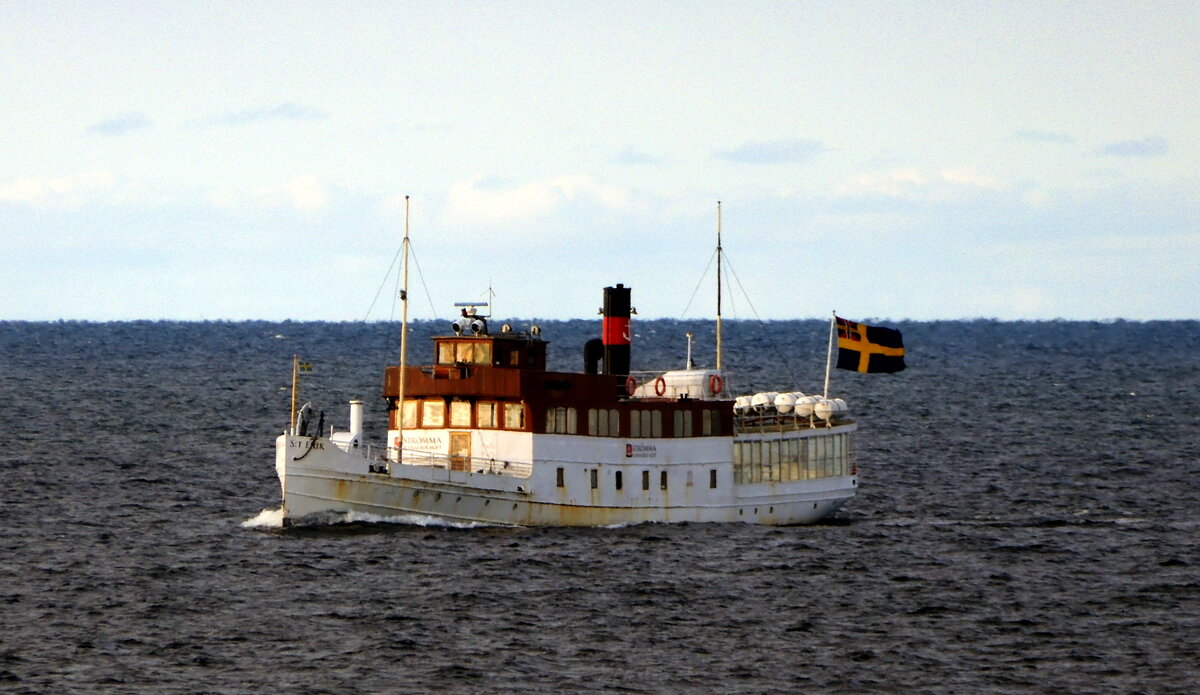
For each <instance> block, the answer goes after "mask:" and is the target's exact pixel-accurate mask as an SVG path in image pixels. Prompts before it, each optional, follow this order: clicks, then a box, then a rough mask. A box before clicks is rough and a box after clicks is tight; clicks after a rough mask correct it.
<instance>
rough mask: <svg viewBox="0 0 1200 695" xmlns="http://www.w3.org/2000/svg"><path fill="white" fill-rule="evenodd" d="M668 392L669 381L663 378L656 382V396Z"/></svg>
mask: <svg viewBox="0 0 1200 695" xmlns="http://www.w3.org/2000/svg"><path fill="white" fill-rule="evenodd" d="M666 392H667V380H666V379H664V378H662V377H661V376H660V377H658V378H657V379H655V380H654V395H656V396H661V395H663V394H664V393H666Z"/></svg>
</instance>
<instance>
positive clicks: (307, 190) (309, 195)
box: [283, 174, 329, 212]
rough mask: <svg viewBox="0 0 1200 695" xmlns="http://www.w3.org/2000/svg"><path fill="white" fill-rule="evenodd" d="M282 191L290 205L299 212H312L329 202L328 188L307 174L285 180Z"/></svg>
mask: <svg viewBox="0 0 1200 695" xmlns="http://www.w3.org/2000/svg"><path fill="white" fill-rule="evenodd" d="M283 192H284V194H285V195H287V197H288V200H289V201H291V204H292V206H293V207H295V208H296V209H297V210H300V211H301V212H313V211H316V210H319V209H320V208H323V207H325V206H326V205H328V204H329V191H328V189H326V188H325V186H324V185H323V184H322V183H321V182H320V181H318V180H317V177H315V176H312V175H309V174H305V175H303V176H297V177H296V178H294V179H292V180H290V181H287V182H285V183H284V184H283Z"/></svg>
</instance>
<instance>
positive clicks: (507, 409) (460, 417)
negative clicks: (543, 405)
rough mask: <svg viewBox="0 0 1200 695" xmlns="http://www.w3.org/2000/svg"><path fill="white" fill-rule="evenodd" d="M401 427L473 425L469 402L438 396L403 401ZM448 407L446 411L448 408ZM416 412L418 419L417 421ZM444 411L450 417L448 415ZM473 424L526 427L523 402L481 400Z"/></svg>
mask: <svg viewBox="0 0 1200 695" xmlns="http://www.w3.org/2000/svg"><path fill="white" fill-rule="evenodd" d="M403 410H404V414H403V418H402V420H403V427H404V429H411V428H415V427H418V426H420V427H472V423H471V414H472V408H471V402H470V401H451V402H450V407H449V408H447V407H446V401H444V400H442V399H440V398H434V399H428V400H419V401H418V400H412V401H404V408H403ZM447 411H449V412H447ZM418 415H419V416H420V421H419V422H418ZM447 415H448V416H449V417H447ZM474 415H475V424H474V425H473V426H474V427H483V428H488V429H498V428H501V427H502V428H504V429H506V430H523V429H525V404H523V403H497V402H496V401H480V402H478V403H476V404H475V407H474Z"/></svg>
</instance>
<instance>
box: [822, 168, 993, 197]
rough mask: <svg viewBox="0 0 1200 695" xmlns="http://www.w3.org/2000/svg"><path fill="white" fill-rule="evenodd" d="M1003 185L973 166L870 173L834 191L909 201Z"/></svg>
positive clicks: (983, 189)
mask: <svg viewBox="0 0 1200 695" xmlns="http://www.w3.org/2000/svg"><path fill="white" fill-rule="evenodd" d="M1003 189H1004V184H1003V183H1001V182H1000V181H999V180H997V179H996V178H995V177H993V176H991V175H990V174H987V173H984V172H981V171H979V170H977V169H975V168H973V167H957V168H948V169H942V170H941V171H937V172H925V171H920V170H918V169H893V170H891V171H883V172H867V173H864V174H859V175H858V176H856V177H854V178H852V179H850V180H849V181H846V182H844V183H842V184H841V185H840V186H838V187H837V188H836V189H835V190H834V193H835V195H837V196H839V197H843V198H861V197H870V196H885V197H889V198H903V199H906V200H924V201H944V200H952V199H956V198H961V197H963V196H966V195H971V194H974V193H978V192H982V191H998V190H1003Z"/></svg>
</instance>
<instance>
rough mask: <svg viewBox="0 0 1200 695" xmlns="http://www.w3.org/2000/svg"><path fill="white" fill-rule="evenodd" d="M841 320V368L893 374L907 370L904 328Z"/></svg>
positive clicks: (839, 330) (839, 355)
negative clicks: (899, 329) (901, 330)
mask: <svg viewBox="0 0 1200 695" xmlns="http://www.w3.org/2000/svg"><path fill="white" fill-rule="evenodd" d="M834 318H835V319H836V320H837V334H838V361H837V367H838V369H849V370H850V371H852V372H866V373H875V374H878V373H883V374H891V373H894V372H898V371H900V370H902V369H904V340H903V339H902V338H901V337H900V331H898V330H896V329H894V328H884V327H882V326H868V325H866V324H865V323H858V322H856V321H847V320H846V319H844V318H841V317H834Z"/></svg>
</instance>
